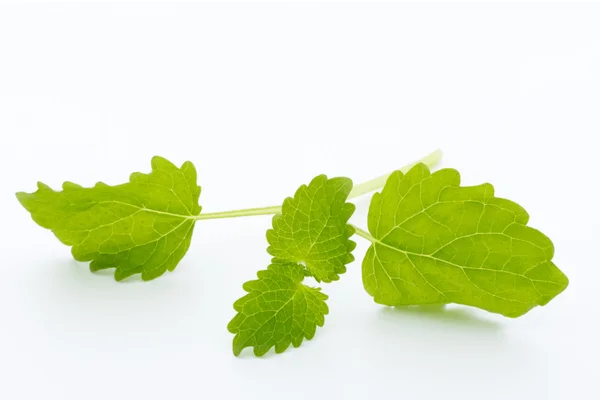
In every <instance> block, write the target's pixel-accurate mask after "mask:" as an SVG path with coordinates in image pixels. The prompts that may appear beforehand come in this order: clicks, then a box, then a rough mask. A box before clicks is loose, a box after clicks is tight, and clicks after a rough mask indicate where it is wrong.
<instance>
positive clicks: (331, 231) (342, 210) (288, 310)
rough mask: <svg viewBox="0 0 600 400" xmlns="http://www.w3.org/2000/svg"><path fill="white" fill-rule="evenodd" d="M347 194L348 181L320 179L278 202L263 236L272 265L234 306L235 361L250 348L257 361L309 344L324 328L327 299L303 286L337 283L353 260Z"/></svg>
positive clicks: (351, 206)
mask: <svg viewBox="0 0 600 400" xmlns="http://www.w3.org/2000/svg"><path fill="white" fill-rule="evenodd" d="M351 190H352V181H351V180H350V179H348V178H332V179H327V177H326V176H325V175H320V176H317V177H316V178H315V179H313V180H312V182H311V183H310V184H309V185H308V186H305V185H303V186H301V187H300V188H299V189H298V191H297V192H296V194H295V196H294V197H293V198H287V199H286V200H285V201H284V202H283V207H282V212H281V214H278V215H275V216H274V217H273V229H270V230H269V231H267V240H268V241H269V244H270V246H269V248H268V249H267V251H268V252H269V254H271V255H272V256H273V260H272V264H271V265H270V266H269V267H268V268H267V269H266V270H264V271H259V272H258V280H256V281H250V282H246V284H245V285H244V290H246V291H247V292H249V293H248V294H247V295H246V296H244V297H242V298H241V299H239V300H238V301H236V302H235V304H234V305H233V307H234V308H235V310H236V311H237V312H238V314H237V315H236V316H235V317H234V318H233V320H232V321H231V322H230V323H229V326H228V329H229V331H230V332H231V333H234V334H235V335H236V336H235V338H234V339H233V353H234V354H235V355H238V354H240V352H241V351H242V350H243V349H244V348H245V347H254V354H256V355H257V356H262V355H263V354H265V353H266V352H267V351H268V350H269V349H270V348H271V347H273V346H275V351H276V352H277V353H281V352H283V351H285V350H286V349H287V348H288V347H289V345H290V344H293V345H294V347H298V346H300V344H301V343H302V341H303V339H304V338H306V339H308V340H310V339H312V338H313V336H314V335H315V330H316V328H317V326H323V323H324V322H325V314H327V313H328V312H329V309H328V307H327V304H325V300H327V295H325V294H323V293H321V289H320V288H311V287H308V286H306V285H304V284H303V283H302V281H303V280H304V278H305V277H306V276H311V277H314V278H315V279H316V280H317V282H320V281H323V282H331V281H334V280H338V279H339V274H343V273H344V272H346V264H348V263H350V262H352V261H353V260H354V257H353V256H352V253H351V252H352V250H354V248H355V247H356V243H354V242H353V241H351V240H350V236H352V235H353V234H354V228H353V227H352V226H350V225H348V219H350V216H352V214H353V213H354V209H355V207H354V204H350V203H346V199H347V198H348V195H349V194H350V191H351Z"/></svg>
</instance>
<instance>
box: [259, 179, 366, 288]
mask: <svg viewBox="0 0 600 400" xmlns="http://www.w3.org/2000/svg"><path fill="white" fill-rule="evenodd" d="M351 190H352V181H351V180H350V179H348V178H331V179H327V177H326V176H325V175H320V176H317V177H316V178H314V179H313V180H312V182H310V184H309V185H308V186H306V185H302V186H301V187H300V188H299V189H298V190H297V191H296V194H295V195H294V197H293V198H291V197H289V198H287V199H285V201H284V202H283V206H282V212H281V214H280V215H276V216H275V217H273V229H271V230H269V231H268V232H267V240H268V241H269V244H270V247H269V248H268V249H267V251H268V252H269V254H271V255H272V256H273V257H274V258H273V262H275V263H287V262H293V263H300V264H302V265H305V266H306V268H307V269H308V271H309V272H310V274H311V275H312V276H313V277H314V278H315V279H316V280H317V281H318V282H320V281H324V282H331V281H334V280H338V279H339V274H342V273H344V272H346V264H348V263H350V262H352V261H353V260H354V257H353V256H352V253H351V252H352V250H354V248H355V247H356V243H354V242H353V241H351V240H350V239H349V238H350V236H352V235H353V234H354V228H352V227H351V226H350V225H348V219H350V216H352V214H353V213H354V209H355V207H354V204H351V203H346V199H347V198H348V194H350V191H351Z"/></svg>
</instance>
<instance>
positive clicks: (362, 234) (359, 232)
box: [352, 225, 377, 243]
mask: <svg viewBox="0 0 600 400" xmlns="http://www.w3.org/2000/svg"><path fill="white" fill-rule="evenodd" d="M352 227H353V228H354V230H355V231H356V232H355V233H356V234H357V235H358V236H360V237H362V238H365V239H367V240H368V241H369V242H371V243H375V242H376V241H377V240H376V239H375V238H374V237H373V236H371V234H370V233H369V232H367V231H364V230H362V229H360V228H359V227H358V226H356V225H352Z"/></svg>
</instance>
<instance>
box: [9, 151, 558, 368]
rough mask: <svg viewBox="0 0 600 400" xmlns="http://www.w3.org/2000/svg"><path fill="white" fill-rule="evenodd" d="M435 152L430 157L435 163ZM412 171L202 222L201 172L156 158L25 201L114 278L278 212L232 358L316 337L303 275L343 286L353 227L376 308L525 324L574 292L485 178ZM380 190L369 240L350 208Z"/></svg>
mask: <svg viewBox="0 0 600 400" xmlns="http://www.w3.org/2000/svg"><path fill="white" fill-rule="evenodd" d="M437 156H439V153H433V154H432V155H430V156H428V157H426V158H425V159H424V161H426V162H428V163H430V164H431V165H432V164H434V163H435V162H436V161H437V159H438V158H439V157H437ZM403 170H404V171H408V172H406V174H405V173H404V172H402V170H399V171H395V172H393V173H392V174H390V175H389V177H388V176H384V177H379V178H376V179H374V180H372V181H369V182H366V183H364V184H361V185H358V186H356V187H354V188H353V185H352V181H351V180H350V179H348V178H331V179H328V178H327V177H326V176H324V175H320V176H318V177H316V178H315V179H313V180H312V181H311V183H310V184H309V185H307V186H306V185H303V186H301V187H300V188H299V189H298V190H297V192H296V194H295V195H294V197H293V198H288V199H286V200H285V201H284V202H283V205H282V207H278V206H274V207H265V208H259V209H248V210H236V211H229V212H220V213H202V214H201V207H200V206H199V204H198V199H199V196H200V187H199V186H197V184H196V171H195V168H194V166H193V165H192V164H191V163H190V162H186V163H184V164H183V165H182V167H181V168H177V167H176V166H174V165H173V164H171V163H170V162H169V161H167V160H165V159H163V158H160V157H154V158H153V159H152V172H151V173H149V174H141V173H134V174H132V175H131V178H130V182H128V183H125V184H122V185H118V186H108V185H105V184H103V183H98V184H96V186H94V187H93V188H83V187H81V186H79V185H76V184H74V183H70V182H65V184H64V185H63V190H62V191H60V192H57V191H54V190H52V189H50V188H49V187H48V186H46V185H44V184H42V183H39V184H38V190H37V191H36V192H34V193H30V194H28V193H18V194H17V197H18V199H19V201H20V202H21V204H22V205H23V206H24V207H25V208H26V209H27V210H28V211H29V212H30V213H31V215H32V218H33V219H34V221H35V222H37V223H38V224H39V225H41V226H43V227H44V228H48V229H50V230H52V231H53V232H54V234H55V235H56V236H57V237H58V239H59V240H60V241H61V242H63V243H64V244H66V245H68V246H72V253H73V256H74V258H75V259H77V260H79V261H91V263H90V269H91V270H92V271H96V270H100V269H105V268H115V278H116V279H117V280H121V279H125V278H127V277H129V276H131V275H134V274H141V277H142V279H144V280H149V279H154V278H157V277H159V276H161V275H162V274H164V273H165V272H166V271H167V270H168V271H172V270H173V269H175V267H176V266H177V264H178V263H179V261H181V259H182V258H183V256H184V255H185V253H186V251H187V249H188V248H189V246H190V242H191V237H192V232H193V228H194V225H195V223H196V221H198V220H202V219H211V218H228V217H238V216H249V215H261V214H275V216H274V217H273V221H272V223H273V229H270V230H269V231H268V232H267V240H268V242H269V247H268V249H267V251H268V252H269V254H271V255H272V256H273V258H272V261H271V265H269V266H268V267H267V269H265V270H261V271H259V272H258V280H253V281H250V282H247V283H246V284H245V285H244V289H245V290H246V291H247V292H248V294H247V295H245V296H244V297H242V298H241V299H239V300H238V301H237V302H235V304H234V308H235V310H236V311H237V315H236V316H235V317H234V318H233V320H232V321H231V322H230V323H229V326H228V329H229V330H230V331H231V332H232V333H234V334H235V337H234V341H233V350H234V354H236V355H238V354H240V352H241V351H242V350H243V349H244V348H246V347H253V348H254V353H255V354H256V355H257V356H261V355H264V354H265V353H266V352H268V351H269V350H270V349H271V348H273V347H274V348H275V351H276V352H277V353H280V352H283V351H285V350H286V349H287V348H288V347H289V346H290V345H293V346H295V347H298V346H299V345H300V344H301V343H302V341H303V340H304V339H307V340H310V339H311V338H312V337H314V335H315V332H316V327H317V326H323V324H324V318H325V315H326V314H327V313H328V311H329V310H328V307H327V304H326V303H325V300H327V296H326V295H325V294H323V293H322V292H321V289H320V288H312V287H309V286H308V285H306V284H304V279H305V278H306V277H313V278H314V279H315V280H316V281H317V282H323V283H330V282H333V281H337V280H339V278H340V275H341V274H343V273H344V272H345V271H346V265H347V264H349V263H351V262H352V261H353V260H354V256H353V255H352V251H353V250H354V248H355V243H354V242H353V241H352V240H350V237H351V236H352V235H353V234H354V233H356V234H357V235H359V236H361V237H363V238H365V239H367V240H369V241H371V246H370V248H369V250H368V251H367V253H366V255H365V257H364V259H363V265H362V276H363V283H364V286H365V289H366V291H367V292H368V293H369V294H370V295H371V296H373V297H374V300H375V301H376V302H377V303H380V304H385V305H390V306H400V305H420V304H448V303H457V304H464V305H468V306H474V307H478V308H481V309H484V310H487V311H490V312H493V313H499V314H502V315H505V316H508V317H518V316H520V315H523V314H525V313H527V312H528V311H529V310H531V309H532V308H533V307H535V306H538V305H544V304H546V303H548V302H549V301H550V300H551V299H553V298H554V297H555V296H556V295H558V294H559V293H561V292H562V291H563V290H564V289H565V288H566V287H567V285H568V279H567V277H566V276H565V275H564V274H563V273H562V272H561V271H560V270H559V269H558V268H557V267H556V265H554V263H553V262H552V257H553V254H554V247H553V245H552V242H551V241H550V240H549V239H548V238H547V237H546V236H545V235H543V234H542V233H541V232H539V231H537V230H535V229H533V228H531V227H528V226H527V222H528V219H529V217H528V214H527V213H526V212H525V210H524V209H523V208H522V207H520V206H519V205H518V204H516V203H514V202H512V201H509V200H506V199H501V198H497V197H494V189H493V187H492V186H491V185H490V184H483V185H479V186H472V187H461V186H460V176H459V174H458V172H457V171H456V170H453V169H442V170H440V171H437V172H435V173H433V174H431V173H430V171H429V168H428V167H427V166H426V165H425V164H423V163H417V164H416V165H414V166H412V168H410V169H409V167H406V168H403ZM383 183H385V186H384V187H383V190H382V191H381V193H376V194H375V195H374V196H373V198H372V200H371V205H370V208H369V217H368V227H369V232H366V231H364V230H362V229H360V228H357V227H354V226H352V225H349V224H348V220H349V218H350V217H351V215H352V214H353V212H354V208H355V207H354V205H353V204H351V203H348V201H347V200H348V199H349V198H350V197H354V196H356V195H361V194H364V193H366V192H367V191H370V190H375V189H377V188H379V187H381V185H383Z"/></svg>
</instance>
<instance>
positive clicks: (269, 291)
mask: <svg viewBox="0 0 600 400" xmlns="http://www.w3.org/2000/svg"><path fill="white" fill-rule="evenodd" d="M305 273H306V271H305V269H304V268H303V267H302V266H300V265H298V264H271V265H270V266H269V267H268V268H267V269H266V270H263V271H259V272H258V280H254V281H249V282H246V283H245V284H244V290H246V291H247V292H248V294H247V295H246V296H244V297H242V298H241V299H239V300H238V301H236V302H235V304H234V308H235V310H236V311H237V312H238V314H237V315H236V316H235V317H234V318H233V319H232V320H231V322H230V323H229V325H228V327H227V328H228V329H229V331H230V332H231V333H233V334H235V337H234V339H233V353H234V354H235V355H236V356H237V355H239V354H240V353H241V351H242V350H243V349H244V348H246V347H254V354H255V355H257V356H262V355H264V354H265V353H267V352H268V351H269V350H270V349H271V348H272V347H275V352H277V353H282V352H284V351H285V350H286V349H287V348H288V347H289V346H290V344H292V345H293V346H294V347H298V346H300V344H302V341H303V340H304V339H305V338H306V339H307V340H310V339H312V338H313V337H314V335H315V331H316V329H317V326H323V324H324V322H325V314H327V313H328V312H329V310H328V308H327V304H326V303H325V300H327V295H325V294H323V293H321V289H320V288H311V287H308V286H306V285H303V284H302V281H303V279H304V276H305Z"/></svg>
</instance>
